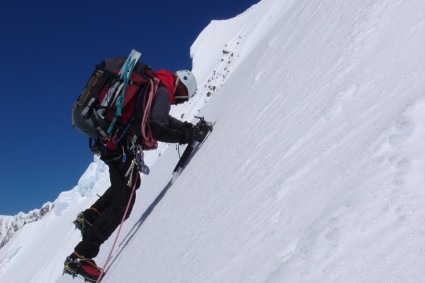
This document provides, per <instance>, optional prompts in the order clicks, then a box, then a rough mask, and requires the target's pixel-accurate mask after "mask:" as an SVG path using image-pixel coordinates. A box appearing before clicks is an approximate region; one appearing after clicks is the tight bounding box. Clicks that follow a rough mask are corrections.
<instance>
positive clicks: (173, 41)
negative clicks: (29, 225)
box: [0, 0, 259, 215]
mask: <svg viewBox="0 0 425 283" xmlns="http://www.w3.org/2000/svg"><path fill="white" fill-rule="evenodd" d="M258 2H259V0H236V1H229V0H214V1H206V0H201V1H168V0H167V1H166V0H156V1H153V0H151V1H127V0H122V1H110V0H103V1H100V0H96V1H87V0H74V1H58V0H45V1H30V0H24V1H1V3H0V94H1V100H2V103H1V108H0V131H1V134H0V136H1V138H0V148H1V158H0V215H15V214H16V213H18V212H19V211H24V212H28V211H30V210H32V209H35V208H40V207H41V205H42V204H43V203H45V202H47V201H53V200H55V199H56V197H57V196H58V195H59V193H60V192H62V191H65V190H70V189H72V188H73V187H74V186H75V185H76V184H77V182H78V179H79V177H80V176H81V174H82V173H83V172H84V171H85V169H86V168H87V166H88V165H89V163H90V162H91V161H92V160H93V156H92V155H91V153H90V152H89V150H88V139H87V138H86V137H85V136H83V135H82V134H80V133H79V132H78V131H76V130H75V129H73V128H72V126H71V108H72V104H73V103H74V101H75V99H76V98H77V96H78V94H79V92H80V91H81V90H82V88H83V87H84V84H85V82H86V81H87V78H88V76H89V75H90V73H91V72H92V70H93V68H94V65H95V64H96V63H98V62H100V61H101V60H103V59H104V58H108V57H116V56H127V54H128V53H129V52H130V50H131V49H133V48H134V49H136V50H139V51H141V52H142V53H143V54H142V59H143V61H144V62H146V63H147V64H149V65H151V66H152V67H153V68H154V69H160V68H166V69H169V70H177V69H191V67H192V66H191V59H190V56H189V49H190V46H191V44H192V43H193V42H194V40H195V39H196V37H197V36H198V34H199V33H200V32H201V31H202V30H203V29H204V28H205V27H206V26H207V25H208V24H209V22H210V21H211V20H216V19H228V18H232V17H234V16H236V15H238V14H240V13H241V12H243V11H245V10H246V9H247V8H249V7H250V6H252V5H253V4H255V3H258ZM170 3H172V4H170Z"/></svg>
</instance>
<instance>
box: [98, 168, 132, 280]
mask: <svg viewBox="0 0 425 283" xmlns="http://www.w3.org/2000/svg"><path fill="white" fill-rule="evenodd" d="M136 172H137V174H138V171H137V170H136ZM139 176H140V175H139ZM136 184H137V180H136V181H135V182H134V185H133V188H132V190H131V195H130V198H129V199H128V203H127V207H126V208H125V212H124V215H123V216H122V220H121V224H120V226H119V228H118V232H117V236H116V237H115V240H114V243H113V244H112V247H111V250H110V251H109V255H108V257H107V259H106V262H105V264H104V265H103V268H102V269H101V271H100V275H99V278H97V280H96V283H99V282H100V280H102V276H103V273H104V270H105V269H106V267H107V266H108V263H109V260H110V259H111V257H112V252H113V251H114V249H115V244H116V243H117V240H118V237H119V235H120V232H121V228H122V224H123V223H124V220H125V218H126V216H127V213H128V209H129V208H130V203H131V199H132V198H133V194H134V191H135V190H136Z"/></svg>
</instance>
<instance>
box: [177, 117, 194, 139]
mask: <svg viewBox="0 0 425 283" xmlns="http://www.w3.org/2000/svg"><path fill="white" fill-rule="evenodd" d="M194 127H195V125H193V124H192V123H188V122H184V123H183V126H182V127H181V128H180V132H181V138H180V141H179V144H191V143H193V128H194Z"/></svg>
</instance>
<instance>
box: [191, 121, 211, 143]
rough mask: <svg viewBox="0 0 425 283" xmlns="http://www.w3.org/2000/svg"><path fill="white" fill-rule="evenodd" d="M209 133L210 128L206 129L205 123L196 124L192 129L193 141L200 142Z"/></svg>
mask: <svg viewBox="0 0 425 283" xmlns="http://www.w3.org/2000/svg"><path fill="white" fill-rule="evenodd" d="M209 131H210V128H209V127H208V125H207V124H206V123H198V124H197V125H196V126H195V127H194V128H193V140H195V141H197V142H202V141H203V140H204V139H205V137H206V136H207V134H208V132H209Z"/></svg>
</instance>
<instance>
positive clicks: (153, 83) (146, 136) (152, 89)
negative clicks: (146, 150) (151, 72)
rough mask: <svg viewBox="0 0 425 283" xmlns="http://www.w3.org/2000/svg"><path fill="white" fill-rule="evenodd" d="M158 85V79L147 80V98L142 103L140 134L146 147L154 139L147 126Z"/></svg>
mask: <svg viewBox="0 0 425 283" xmlns="http://www.w3.org/2000/svg"><path fill="white" fill-rule="evenodd" d="M158 85H159V79H158V78H154V79H153V80H149V94H148V96H147V101H144V103H145V104H144V113H143V119H142V124H141V129H140V130H141V132H142V137H143V140H144V143H145V145H146V146H147V147H151V146H153V145H154V144H155V139H154V138H153V135H152V131H151V130H150V126H149V114H150V109H151V106H152V101H153V97H154V95H155V93H156V91H157V90H158ZM146 127H147V128H148V131H146Z"/></svg>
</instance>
